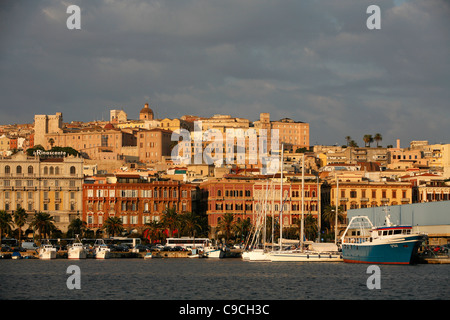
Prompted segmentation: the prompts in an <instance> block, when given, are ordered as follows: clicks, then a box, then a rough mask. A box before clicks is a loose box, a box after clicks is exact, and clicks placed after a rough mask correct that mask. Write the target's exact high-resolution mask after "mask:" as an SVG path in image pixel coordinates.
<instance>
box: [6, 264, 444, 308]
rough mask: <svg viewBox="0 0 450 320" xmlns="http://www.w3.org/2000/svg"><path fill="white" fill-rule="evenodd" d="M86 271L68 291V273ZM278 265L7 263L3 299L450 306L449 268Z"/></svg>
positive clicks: (431, 266)
mask: <svg viewBox="0 0 450 320" xmlns="http://www.w3.org/2000/svg"><path fill="white" fill-rule="evenodd" d="M70 265H77V266H79V267H80V270H81V290H69V289H68V288H67V286H66V281H67V279H68V277H69V276H70V274H67V273H66V271H67V267H68V266H70ZM367 267H368V265H360V264H346V263H274V262H262V263H258V262H248V261H242V260H240V259H223V260H213V259H153V260H143V259H109V260H104V261H99V260H94V259H86V260H79V261H78V260H76V261H74V260H64V259H56V260H51V261H42V260H0V299H22V300H25V299H45V300H47V299H52V300H53V299H79V300H85V299H97V300H98V299H127V300H138V299H146V300H155V299H164V300H167V299H168V300H205V299H208V300H235V299H239V300H285V299H287V300H297V299H302V300H303V299H305V300H306V299H308V300H309V299H314V300H319V299H345V300H347V299H394V300H396V299H397V300H398V299H401V300H405V299H407V300H410V299H449V298H450V290H449V288H448V283H449V275H450V265H415V266H384V265H383V266H380V268H381V290H376V289H375V290H369V289H368V288H367V286H366V281H367V279H368V277H369V276H370V274H367V273H366V271H367Z"/></svg>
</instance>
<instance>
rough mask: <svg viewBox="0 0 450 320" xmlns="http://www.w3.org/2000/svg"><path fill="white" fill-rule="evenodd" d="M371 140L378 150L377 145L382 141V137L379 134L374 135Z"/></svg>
mask: <svg viewBox="0 0 450 320" xmlns="http://www.w3.org/2000/svg"><path fill="white" fill-rule="evenodd" d="M373 139H374V140H375V141H376V142H377V148H378V143H379V142H380V141H381V140H383V136H382V135H381V133H376V134H375V136H374V137H373Z"/></svg>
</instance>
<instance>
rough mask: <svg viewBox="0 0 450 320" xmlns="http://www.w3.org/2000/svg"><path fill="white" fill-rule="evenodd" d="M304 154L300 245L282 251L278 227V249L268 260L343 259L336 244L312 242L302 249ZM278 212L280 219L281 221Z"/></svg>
mask: <svg viewBox="0 0 450 320" xmlns="http://www.w3.org/2000/svg"><path fill="white" fill-rule="evenodd" d="M304 183H305V155H304V154H303V157H302V220H301V229H300V246H299V248H298V249H295V250H289V251H282V250H281V244H282V243H281V239H282V233H281V232H282V231H281V230H282V228H281V227H280V251H277V252H274V253H273V254H271V255H270V256H269V257H270V261H272V262H278V261H283V262H341V261H343V258H342V254H341V253H340V252H339V251H338V248H337V246H336V245H334V246H332V244H314V243H311V244H310V246H311V247H312V250H311V249H308V250H305V249H304V241H303V237H304V236H303V229H304V228H303V225H304V212H303V211H304V190H305V186H304ZM281 214H282V212H280V221H281Z"/></svg>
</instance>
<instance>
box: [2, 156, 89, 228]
mask: <svg viewBox="0 0 450 320" xmlns="http://www.w3.org/2000/svg"><path fill="white" fill-rule="evenodd" d="M83 179H84V175H83V159H82V158H78V157H72V156H69V157H64V156H62V155H59V154H58V155H49V156H47V155H41V156H34V157H28V156H27V155H26V154H25V153H23V152H18V153H16V154H14V155H12V156H10V157H3V158H0V210H6V211H7V212H9V213H13V212H14V211H15V210H17V209H18V208H24V209H25V211H26V212H27V214H28V218H27V224H26V225H25V228H27V227H28V224H29V223H30V222H31V221H32V219H33V215H34V214H35V213H36V212H39V211H42V212H48V213H49V214H50V215H51V216H52V217H53V218H54V220H55V225H56V227H57V228H58V229H60V230H61V231H63V232H66V231H67V227H68V226H69V224H70V222H71V221H72V220H73V219H75V218H77V217H80V218H81V213H82V212H81V211H82V184H83ZM25 228H24V229H23V230H25Z"/></svg>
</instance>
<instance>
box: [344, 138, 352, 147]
mask: <svg viewBox="0 0 450 320" xmlns="http://www.w3.org/2000/svg"><path fill="white" fill-rule="evenodd" d="M345 140H347V146H349V145H350V141H352V137H350V136H346V137H345Z"/></svg>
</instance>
